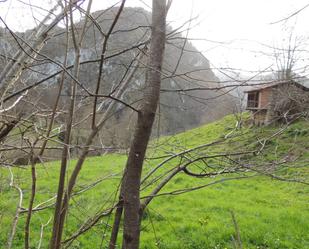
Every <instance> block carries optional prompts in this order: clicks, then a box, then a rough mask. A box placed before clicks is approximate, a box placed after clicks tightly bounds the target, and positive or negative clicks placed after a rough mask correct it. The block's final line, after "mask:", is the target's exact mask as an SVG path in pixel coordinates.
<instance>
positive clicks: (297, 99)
mask: <svg viewBox="0 0 309 249" xmlns="http://www.w3.org/2000/svg"><path fill="white" fill-rule="evenodd" d="M245 93H246V94H247V106H246V109H247V110H250V111H251V113H252V117H253V122H254V124H258V125H260V124H270V123H272V122H274V121H279V120H289V119H292V118H293V117H295V115H299V114H300V113H305V112H307V113H308V111H309V88H308V87H306V86H305V85H303V84H300V83H297V82H296V81H292V80H290V81H281V82H275V83H267V84H261V85H258V86H255V87H253V88H251V89H250V90H248V91H245Z"/></svg>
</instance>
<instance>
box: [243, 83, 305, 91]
mask: <svg viewBox="0 0 309 249" xmlns="http://www.w3.org/2000/svg"><path fill="white" fill-rule="evenodd" d="M291 83H292V84H294V85H295V86H297V87H299V88H302V89H303V90H304V91H309V87H307V83H308V82H302V83H300V82H297V81H295V80H291V81H286V80H285V81H283V80H281V81H276V82H269V83H262V84H258V85H255V86H253V87H252V88H251V89H249V90H246V91H244V92H245V93H248V92H256V91H261V90H264V89H266V88H271V87H276V86H278V85H282V84H291Z"/></svg>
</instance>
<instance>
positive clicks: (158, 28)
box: [123, 0, 166, 249]
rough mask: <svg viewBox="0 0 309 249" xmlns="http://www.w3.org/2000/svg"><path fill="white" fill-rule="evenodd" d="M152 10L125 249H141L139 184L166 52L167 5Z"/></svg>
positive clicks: (128, 185) (127, 183)
mask: <svg viewBox="0 0 309 249" xmlns="http://www.w3.org/2000/svg"><path fill="white" fill-rule="evenodd" d="M152 6H153V10H152V33H151V42H150V51H149V53H150V55H149V60H148V69H147V72H146V83H145V84H146V85H145V90H144V98H143V104H142V106H141V109H140V111H139V113H138V119H137V124H136V129H135V133H134V137H133V141H132V144H131V147H130V152H129V157H128V161H127V164H126V175H125V177H124V188H123V189H124V194H123V201H124V204H123V205H124V233H123V248H125V249H137V248H139V238H140V181H141V174H142V168H143V162H144V158H145V153H146V149H147V145H148V142H149V138H150V135H151V129H152V125H153V122H154V119H155V113H156V109H157V105H158V102H159V95H160V86H161V68H162V61H163V54H164V48H165V25H166V21H165V19H166V1H165V0H153V1H152Z"/></svg>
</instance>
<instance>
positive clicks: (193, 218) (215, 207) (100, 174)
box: [0, 116, 309, 249]
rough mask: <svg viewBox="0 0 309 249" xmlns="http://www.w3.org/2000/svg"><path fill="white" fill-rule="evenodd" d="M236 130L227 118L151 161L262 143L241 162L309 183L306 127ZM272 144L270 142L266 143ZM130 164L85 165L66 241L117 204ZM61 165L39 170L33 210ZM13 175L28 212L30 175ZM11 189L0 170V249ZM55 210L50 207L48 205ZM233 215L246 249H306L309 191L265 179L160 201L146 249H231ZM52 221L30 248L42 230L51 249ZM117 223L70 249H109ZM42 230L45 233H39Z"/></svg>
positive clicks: (147, 218) (39, 217)
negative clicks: (271, 164) (191, 150)
mask: <svg viewBox="0 0 309 249" xmlns="http://www.w3.org/2000/svg"><path fill="white" fill-rule="evenodd" d="M234 127H235V120H234V117H233V116H227V117H226V118H224V119H223V120H221V121H218V122H215V123H212V124H208V125H206V126H203V127H200V128H197V129H193V130H190V131H187V132H184V133H181V134H178V135H176V136H168V137H162V138H159V139H154V140H153V141H152V143H151V146H150V148H149V151H148V154H147V156H148V158H153V157H160V156H167V155H171V154H173V153H177V152H179V151H182V150H184V149H188V148H193V147H195V146H198V145H200V144H207V143H209V142H212V141H215V140H218V139H219V140H220V139H222V138H224V137H226V136H228V137H229V139H228V140H227V141H226V142H224V143H218V144H216V145H215V146H211V147H207V148H206V149H203V150H200V151H199V153H208V154H209V155H212V154H215V153H222V152H225V153H226V152H236V151H241V150H256V149H258V148H260V147H261V146H262V144H263V142H264V145H263V151H262V152H261V153H259V154H258V155H256V156H252V155H251V156H246V157H243V158H242V159H243V160H244V161H245V162H251V163H252V162H253V163H256V164H259V165H261V169H264V168H263V165H265V164H267V163H269V162H277V161H280V160H287V161H289V163H287V164H284V165H285V166H278V169H277V173H278V174H279V175H280V177H282V178H284V179H298V180H302V181H305V180H309V177H308V175H309V166H308V164H309V124H308V122H306V121H298V122H296V123H294V124H292V125H291V126H289V127H288V128H286V129H282V132H279V135H278V136H274V137H272V134H274V133H275V132H278V131H280V127H260V128H257V127H256V128H252V127H251V128H250V127H249V126H248V125H244V127H243V128H242V129H238V130H235V129H234ZM281 128H282V127H281ZM267 137H268V138H269V139H268V140H265V138H267ZM192 156H194V155H192ZM125 160H126V155H119V154H108V155H105V156H102V157H91V158H88V159H87V161H86V162H85V165H84V167H83V169H82V171H81V175H80V177H79V179H78V184H77V186H76V188H75V193H76V195H75V196H74V197H73V199H72V202H71V203H70V205H71V208H70V211H69V218H68V219H67V221H66V225H65V236H64V237H65V238H67V237H69V236H70V235H72V234H73V233H74V232H75V231H77V230H78V228H79V227H80V225H81V223H82V222H83V221H84V220H86V219H87V218H90V217H92V216H93V215H95V214H97V213H99V212H101V211H103V210H105V209H106V208H108V207H109V206H110V205H111V203H113V202H114V201H115V199H116V198H117V195H116V190H117V188H118V186H119V179H120V176H121V173H122V170H123V166H124V164H125ZM177 160H179V159H175V160H172V161H171V162H170V163H169V164H167V165H166V166H164V168H162V169H161V170H159V171H158V173H157V174H158V175H160V174H162V173H163V172H165V171H166V170H168V169H169V168H170V167H172V166H173V165H175V163H177V162H178V161H177ZM294 160H295V161H294ZM160 161H162V159H154V160H150V159H149V160H147V161H146V163H145V174H146V173H147V172H148V171H149V170H150V169H152V168H153V166H154V165H156V164H158V163H159V162H160ZM208 163H209V164H218V163H222V164H224V162H219V161H216V160H214V159H210V160H208ZM59 164H60V163H59V162H50V163H46V164H44V165H39V166H38V167H37V170H38V172H37V178H38V183H37V185H38V192H37V196H36V201H35V205H37V204H39V203H41V202H44V201H46V200H47V199H49V198H52V197H53V196H54V195H55V192H56V188H57V177H58V170H59ZM73 165H74V160H72V161H71V166H70V168H69V171H70V170H71V168H72V166H73ZM13 175H14V181H15V183H16V184H17V185H18V186H19V187H20V188H21V189H22V190H23V194H24V199H23V207H25V208H26V207H27V205H28V198H29V193H30V180H29V179H30V169H29V168H28V167H25V168H16V169H13ZM251 176H252V175H251ZM223 177H225V176H223ZM220 179H222V177H216V178H207V179H196V178H192V177H189V176H187V175H185V174H183V173H180V174H179V175H177V176H176V177H175V178H174V179H173V180H172V181H171V182H170V183H169V184H168V185H167V186H166V188H164V189H163V190H162V192H163V193H167V192H170V191H174V190H178V189H184V188H192V187H196V186H201V185H205V184H207V183H211V182H213V181H217V180H220ZM96 181H97V184H95V185H94V186H93V187H91V188H89V189H88V190H86V191H85V192H83V193H82V194H78V191H79V190H82V189H84V188H85V187H87V186H90V185H91V184H92V183H94V182H96ZM9 182H10V172H9V170H8V169H6V168H0V196H1V197H0V248H5V244H6V240H7V236H8V233H9V231H10V226H11V222H12V218H13V217H14V214H15V209H16V204H17V202H18V192H17V191H16V189H14V188H11V187H10V186H9ZM146 184H147V182H146ZM150 190H151V187H149V188H147V189H145V190H144V191H143V192H142V196H145V195H147V193H149V191H150ZM52 202H53V200H51V201H50V202H48V203H47V204H51V203H52ZM231 211H233V212H234V214H235V216H236V220H237V223H238V226H239V230H240V236H241V240H242V244H243V248H260V249H262V248H265V249H266V248H278V249H281V248H295V249H299V248H304V249H307V248H309V232H308V231H309V186H308V185H304V184H300V183H296V182H286V181H278V180H275V179H272V178H269V177H267V176H263V175H259V176H255V177H251V178H247V179H241V180H231V181H224V182H222V183H218V184H214V185H211V186H208V187H205V188H201V189H199V190H197V191H193V192H189V193H184V194H181V195H173V196H171V195H163V196H160V197H156V198H155V199H154V201H153V202H152V203H151V204H150V206H149V208H148V209H147V211H146V213H145V215H144V217H143V222H142V226H143V229H142V238H141V239H142V241H141V248H144V249H146V248H147V249H151V248H162V249H163V248H169V249H177V248H184V249H185V248H188V249H189V248H190V249H191V248H192V249H194V248H196V249H197V248H234V247H233V239H232V237H233V236H235V229H234V225H233V221H232V218H231ZM52 213H53V209H52V208H48V209H44V210H42V211H39V212H35V214H34V216H33V218H32V223H31V238H32V240H31V245H32V246H33V248H37V246H38V243H39V238H40V232H41V231H42V227H43V228H44V230H43V240H42V245H41V248H47V244H48V239H49V235H50V230H51V224H52V222H49V223H48V221H50V219H51V218H52ZM112 219H113V218H112V217H107V218H104V219H102V220H101V221H100V222H99V223H98V224H97V225H96V226H95V227H94V228H93V229H92V230H90V231H89V232H86V233H85V234H84V235H82V236H81V237H79V238H78V239H77V240H76V241H75V242H74V243H73V244H72V245H71V247H70V248H85V249H87V248H100V245H103V246H102V248H106V244H107V241H108V236H109V233H110V224H112ZM24 221H25V215H24V214H22V215H21V217H20V220H19V223H18V227H17V233H16V236H15V243H14V246H13V248H23V227H24ZM47 223H48V224H47ZM43 224H44V225H46V224H47V225H46V226H42V225H43Z"/></svg>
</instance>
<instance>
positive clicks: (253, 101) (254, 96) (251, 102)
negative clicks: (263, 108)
mask: <svg viewBox="0 0 309 249" xmlns="http://www.w3.org/2000/svg"><path fill="white" fill-rule="evenodd" d="M258 107H259V92H250V93H248V102H247V108H258Z"/></svg>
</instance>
